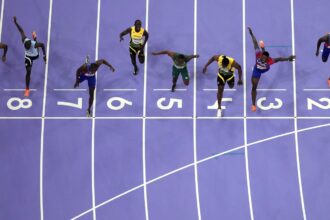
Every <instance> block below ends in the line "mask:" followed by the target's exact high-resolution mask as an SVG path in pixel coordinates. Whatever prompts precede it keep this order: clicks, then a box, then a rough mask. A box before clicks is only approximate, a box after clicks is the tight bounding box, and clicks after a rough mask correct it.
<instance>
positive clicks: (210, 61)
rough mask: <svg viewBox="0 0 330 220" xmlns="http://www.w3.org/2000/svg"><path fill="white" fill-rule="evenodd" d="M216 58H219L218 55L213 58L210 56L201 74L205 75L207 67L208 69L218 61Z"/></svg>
mask: <svg viewBox="0 0 330 220" xmlns="http://www.w3.org/2000/svg"><path fill="white" fill-rule="evenodd" d="M218 58H219V55H214V56H212V57H211V58H210V59H209V61H208V62H207V63H206V64H205V66H204V68H203V73H204V74H205V73H206V71H207V67H208V66H209V65H210V64H211V63H212V62H213V61H216V60H218Z"/></svg>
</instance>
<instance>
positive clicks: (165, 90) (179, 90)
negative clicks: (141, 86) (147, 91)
mask: <svg viewBox="0 0 330 220" xmlns="http://www.w3.org/2000/svg"><path fill="white" fill-rule="evenodd" d="M153 91H154V92H168V91H171V89H153ZM175 91H176V92H185V91H187V89H175Z"/></svg>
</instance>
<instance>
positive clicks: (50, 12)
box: [30, 0, 53, 220]
mask: <svg viewBox="0 0 330 220" xmlns="http://www.w3.org/2000/svg"><path fill="white" fill-rule="evenodd" d="M52 12H53V0H50V1H49V13H48V30H47V48H46V49H47V50H46V53H47V54H46V57H47V59H48V61H47V62H46V65H45V80H44V96H43V103H42V118H41V135H40V136H41V137H40V174H39V175H40V176H39V178H40V183H39V184H40V186H39V188H40V192H39V193H40V219H41V220H43V219H44V200H43V198H44V196H43V164H44V162H43V161H44V132H45V115H46V101H47V82H48V70H49V51H50V39H51V28H52ZM30 90H31V89H30Z"/></svg>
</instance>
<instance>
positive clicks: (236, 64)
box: [232, 61, 243, 85]
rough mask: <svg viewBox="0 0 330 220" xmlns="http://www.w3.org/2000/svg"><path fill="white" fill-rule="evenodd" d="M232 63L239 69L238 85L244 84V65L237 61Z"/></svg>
mask: <svg viewBox="0 0 330 220" xmlns="http://www.w3.org/2000/svg"><path fill="white" fill-rule="evenodd" d="M232 65H233V67H234V68H235V69H237V71H238V81H237V84H238V85H242V84H243V80H242V67H241V65H240V64H239V63H237V62H236V61H234V63H233V64H232Z"/></svg>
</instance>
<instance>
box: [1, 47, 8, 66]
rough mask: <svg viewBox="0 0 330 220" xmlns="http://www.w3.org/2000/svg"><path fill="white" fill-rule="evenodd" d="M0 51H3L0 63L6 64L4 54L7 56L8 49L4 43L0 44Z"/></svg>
mask: <svg viewBox="0 0 330 220" xmlns="http://www.w3.org/2000/svg"><path fill="white" fill-rule="evenodd" d="M0 49H3V54H2V58H1V59H2V62H6V54H7V49H8V46H7V44H4V43H0Z"/></svg>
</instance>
